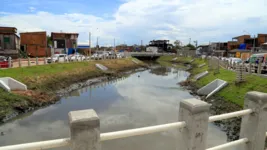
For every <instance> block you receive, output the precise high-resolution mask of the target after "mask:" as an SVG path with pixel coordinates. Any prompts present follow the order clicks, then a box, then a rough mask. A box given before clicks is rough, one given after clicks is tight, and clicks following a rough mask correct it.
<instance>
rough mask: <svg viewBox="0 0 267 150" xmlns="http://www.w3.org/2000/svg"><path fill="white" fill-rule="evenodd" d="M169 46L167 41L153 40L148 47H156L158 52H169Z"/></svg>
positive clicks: (170, 49)
mask: <svg viewBox="0 0 267 150" xmlns="http://www.w3.org/2000/svg"><path fill="white" fill-rule="evenodd" d="M169 45H170V44H169V40H153V41H150V42H149V45H148V46H154V47H158V49H159V52H171V51H172V48H171V47H169Z"/></svg>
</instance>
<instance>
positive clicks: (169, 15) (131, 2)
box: [0, 0, 267, 46]
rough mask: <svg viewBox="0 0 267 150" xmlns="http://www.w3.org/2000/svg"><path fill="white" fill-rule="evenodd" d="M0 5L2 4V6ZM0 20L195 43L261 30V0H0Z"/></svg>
mask: <svg viewBox="0 0 267 150" xmlns="http://www.w3.org/2000/svg"><path fill="white" fill-rule="evenodd" d="M3 6H4V7H3ZM0 26H12V27H16V28H17V29H18V32H31V31H46V32H47V34H50V33H51V32H77V33H79V38H78V44H79V43H80V44H84V43H89V32H91V35H92V46H94V45H95V44H96V39H97V37H99V45H101V46H111V45H113V41H114V38H115V39H116V45H118V44H123V43H126V44H128V45H132V44H140V43H141V40H143V44H148V42H149V41H150V40H157V39H168V40H170V41H171V42H173V41H175V40H180V41H181V42H182V43H183V44H184V45H185V44H188V43H189V41H190V39H191V43H193V41H196V40H197V41H198V44H207V43H209V42H223V41H231V40H232V37H235V36H238V35H244V34H250V35H252V36H254V35H255V34H258V33H267V1H266V0H16V1H14V0H1V7H0Z"/></svg>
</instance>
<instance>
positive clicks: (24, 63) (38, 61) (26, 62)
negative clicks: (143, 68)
mask: <svg viewBox="0 0 267 150" xmlns="http://www.w3.org/2000/svg"><path fill="white" fill-rule="evenodd" d="M123 57H127V56H126V55H124V56H121V57H117V56H103V57H101V58H100V57H89V56H88V57H87V56H79V57H75V56H74V57H68V56H66V57H57V58H56V59H54V58H52V57H49V58H46V57H43V58H38V57H36V58H26V59H22V58H18V59H14V60H12V61H11V60H9V61H7V62H5V63H0V68H17V67H28V66H36V65H46V64H49V63H69V62H78V61H79V62H81V61H90V60H104V59H118V58H123Z"/></svg>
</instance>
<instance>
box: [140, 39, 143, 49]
mask: <svg viewBox="0 0 267 150" xmlns="http://www.w3.org/2000/svg"><path fill="white" fill-rule="evenodd" d="M142 47H143V40H141V47H140V49H141V51H142Z"/></svg>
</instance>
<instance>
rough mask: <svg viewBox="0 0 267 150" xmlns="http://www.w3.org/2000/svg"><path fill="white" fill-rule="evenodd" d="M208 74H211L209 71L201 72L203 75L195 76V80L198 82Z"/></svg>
mask: <svg viewBox="0 0 267 150" xmlns="http://www.w3.org/2000/svg"><path fill="white" fill-rule="evenodd" d="M208 73H209V72H208V71H204V72H201V73H199V74H197V75H195V77H194V79H195V80H198V79H200V78H202V77H204V76H206V75H207V74H208Z"/></svg>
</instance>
